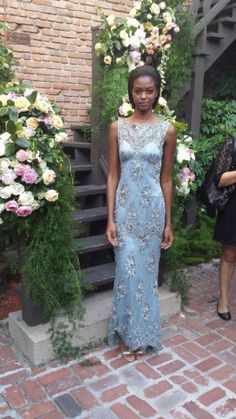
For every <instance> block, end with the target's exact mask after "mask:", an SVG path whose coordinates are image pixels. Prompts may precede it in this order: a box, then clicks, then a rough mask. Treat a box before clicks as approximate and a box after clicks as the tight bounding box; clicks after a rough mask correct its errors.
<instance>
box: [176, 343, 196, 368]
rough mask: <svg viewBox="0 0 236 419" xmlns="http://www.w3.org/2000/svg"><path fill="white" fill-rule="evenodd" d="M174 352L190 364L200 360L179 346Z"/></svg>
mask: <svg viewBox="0 0 236 419" xmlns="http://www.w3.org/2000/svg"><path fill="white" fill-rule="evenodd" d="M173 351H174V352H175V353H176V354H178V355H179V356H180V357H181V358H183V359H184V360H185V361H186V362H188V363H190V364H191V363H193V362H197V361H198V358H197V357H196V356H195V355H193V354H192V353H191V352H189V351H187V350H186V349H185V348H183V346H177V348H174V349H173Z"/></svg>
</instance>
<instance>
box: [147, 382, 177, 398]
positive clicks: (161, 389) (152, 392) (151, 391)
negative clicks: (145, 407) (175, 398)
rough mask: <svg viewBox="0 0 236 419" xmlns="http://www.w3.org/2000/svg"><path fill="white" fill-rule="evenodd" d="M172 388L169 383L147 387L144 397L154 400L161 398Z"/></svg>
mask: <svg viewBox="0 0 236 419" xmlns="http://www.w3.org/2000/svg"><path fill="white" fill-rule="evenodd" d="M171 388H173V386H172V384H170V383H169V382H168V381H160V382H159V383H157V384H153V385H152V386H150V387H147V388H146V389H145V390H144V395H145V397H147V398H149V399H152V398H153V397H157V396H160V395H161V394H163V393H165V392H166V391H168V390H170V389H171Z"/></svg>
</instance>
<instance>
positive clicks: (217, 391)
mask: <svg viewBox="0 0 236 419" xmlns="http://www.w3.org/2000/svg"><path fill="white" fill-rule="evenodd" d="M224 396H225V391H224V390H222V389H221V388H219V387H216V388H213V389H212V390H210V391H208V392H207V393H204V394H203V395H202V396H200V397H199V398H198V400H199V401H200V402H201V403H202V404H204V406H209V405H210V404H212V403H215V402H217V400H220V399H222V398H223V397H224Z"/></svg>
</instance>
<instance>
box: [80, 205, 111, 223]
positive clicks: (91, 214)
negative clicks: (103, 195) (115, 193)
mask: <svg viewBox="0 0 236 419" xmlns="http://www.w3.org/2000/svg"><path fill="white" fill-rule="evenodd" d="M106 218H107V207H97V208H90V209H84V210H80V211H76V212H75V213H74V220H75V221H76V222H89V221H97V220H104V219H106Z"/></svg>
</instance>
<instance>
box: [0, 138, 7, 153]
mask: <svg viewBox="0 0 236 419" xmlns="http://www.w3.org/2000/svg"><path fill="white" fill-rule="evenodd" d="M5 153H6V146H5V144H4V142H3V141H0V156H4V155H5Z"/></svg>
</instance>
